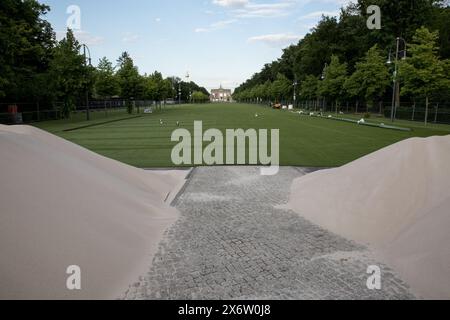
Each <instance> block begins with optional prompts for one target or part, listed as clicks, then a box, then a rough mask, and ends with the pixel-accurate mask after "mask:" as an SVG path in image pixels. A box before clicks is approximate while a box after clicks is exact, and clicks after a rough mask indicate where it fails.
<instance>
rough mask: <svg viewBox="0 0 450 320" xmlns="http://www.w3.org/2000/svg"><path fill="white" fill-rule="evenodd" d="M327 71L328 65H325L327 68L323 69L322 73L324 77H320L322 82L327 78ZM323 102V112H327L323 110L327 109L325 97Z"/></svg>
mask: <svg viewBox="0 0 450 320" xmlns="http://www.w3.org/2000/svg"><path fill="white" fill-rule="evenodd" d="M327 69H328V63H325V66H324V67H323V71H322V76H321V77H320V79H322V81H324V80H325V79H326V77H327ZM322 102H323V104H322V110H321V111H325V110H323V109H325V105H326V100H325V97H323V100H322Z"/></svg>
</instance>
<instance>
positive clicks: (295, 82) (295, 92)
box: [292, 79, 298, 108]
mask: <svg viewBox="0 0 450 320" xmlns="http://www.w3.org/2000/svg"><path fill="white" fill-rule="evenodd" d="M292 85H293V86H294V108H296V107H297V103H296V102H297V85H298V82H297V79H296V80H295V81H294V83H293V84H292Z"/></svg>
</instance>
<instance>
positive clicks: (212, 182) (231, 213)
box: [124, 167, 414, 300]
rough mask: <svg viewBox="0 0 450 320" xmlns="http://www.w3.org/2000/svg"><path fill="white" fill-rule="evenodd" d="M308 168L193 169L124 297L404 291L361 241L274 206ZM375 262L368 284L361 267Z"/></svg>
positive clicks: (351, 295)
mask: <svg viewBox="0 0 450 320" xmlns="http://www.w3.org/2000/svg"><path fill="white" fill-rule="evenodd" d="M307 173H308V170H307V169H299V168H290V167H285V168H281V171H280V173H279V174H278V175H276V176H272V177H268V176H260V175H259V169H258V168H255V167H220V168H213V167H205V168H198V169H195V171H194V173H193V174H192V176H191V178H190V180H189V182H188V184H187V186H186V188H185V190H184V192H183V193H182V195H181V196H180V197H179V198H178V199H176V203H175V206H176V207H177V208H178V209H179V210H180V212H181V218H180V219H179V220H178V222H177V223H176V224H175V225H173V226H172V227H171V228H170V229H169V230H168V231H167V232H166V234H165V239H164V240H163V242H162V243H161V244H160V248H159V252H158V253H157V254H156V256H155V257H154V260H153V264H152V266H151V268H150V270H149V272H148V274H147V275H145V276H143V277H141V279H140V281H139V282H138V283H136V284H135V285H133V286H131V287H130V289H129V290H128V292H127V293H126V295H125V296H124V298H125V299H188V300H189V299H410V298H414V297H413V296H412V295H411V294H410V293H409V290H408V288H407V286H406V285H405V284H404V283H403V282H402V281H401V280H399V279H398V278H397V277H396V276H395V275H394V274H393V272H392V271H391V270H390V269H389V268H388V267H386V266H385V265H383V264H382V263H380V262H378V261H376V259H374V258H373V255H372V254H371V253H370V252H369V251H368V250H367V249H366V248H365V247H363V246H361V245H358V244H355V243H354V242H351V241H348V240H346V239H343V238H341V237H339V236H337V235H335V234H332V233H330V232H328V231H326V230H324V229H322V228H320V227H318V226H316V225H314V224H312V223H310V222H308V221H307V220H305V219H303V218H301V217H300V216H299V215H298V214H296V213H294V212H291V211H288V210H282V209H277V208H278V207H279V206H280V205H282V204H285V203H287V201H288V197H289V191H290V186H291V183H292V181H293V179H294V178H296V177H300V176H301V175H304V174H307ZM370 265H378V266H379V267H380V268H381V270H382V290H369V289H368V288H367V285H366V282H367V279H368V277H369V276H370V275H368V274H367V273H366V271H367V268H368V266H370Z"/></svg>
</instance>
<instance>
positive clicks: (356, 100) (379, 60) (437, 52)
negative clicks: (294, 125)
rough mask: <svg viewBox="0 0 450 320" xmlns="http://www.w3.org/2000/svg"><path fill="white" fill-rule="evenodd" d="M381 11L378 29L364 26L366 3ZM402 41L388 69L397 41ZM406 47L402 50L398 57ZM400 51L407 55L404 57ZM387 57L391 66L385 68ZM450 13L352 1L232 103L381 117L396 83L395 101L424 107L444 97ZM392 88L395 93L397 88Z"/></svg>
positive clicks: (438, 5)
mask: <svg viewBox="0 0 450 320" xmlns="http://www.w3.org/2000/svg"><path fill="white" fill-rule="evenodd" d="M374 4H375V5H378V6H379V7H380V8H381V12H382V29H381V30H369V29H368V28H367V25H366V21H367V19H368V15H367V14H366V8H367V7H368V6H369V5H374ZM398 37H401V39H404V40H405V42H406V48H404V45H403V42H400V55H399V60H398V61H399V62H398V64H397V66H396V67H397V68H395V63H394V62H395V55H396V39H397V38H398ZM405 49H406V51H405ZM405 52H406V53H405ZM388 57H390V59H389V60H390V61H389V62H391V63H390V64H389V63H387V62H388ZM449 58H450V7H449V6H448V3H446V2H445V1H438V0H416V1H410V0H397V1H390V0H370V1H367V0H359V1H357V3H352V4H350V5H348V6H347V7H345V8H342V9H341V13H340V16H339V18H335V17H325V16H323V17H322V19H321V21H320V22H319V23H318V25H317V26H316V27H315V28H313V29H312V30H311V32H310V33H309V34H307V35H306V36H305V37H304V38H303V39H302V40H300V41H299V43H298V44H296V45H291V46H290V47H288V48H286V49H284V50H283V55H282V57H281V58H280V59H278V60H276V61H273V62H272V63H269V64H266V65H265V66H264V67H263V69H262V70H261V71H260V72H258V73H256V74H254V75H253V76H252V77H251V78H250V79H249V80H247V81H246V82H245V83H243V84H241V85H240V86H239V87H238V88H237V89H236V90H235V93H234V99H235V100H238V101H249V102H250V101H251V102H269V101H271V102H285V103H292V102H294V95H295V94H296V95H297V100H296V102H297V103H301V104H302V106H304V107H306V108H309V109H311V108H313V109H319V108H326V109H330V110H336V111H338V110H341V109H342V107H343V105H344V104H345V107H348V104H349V103H350V105H351V107H352V108H353V109H354V110H355V111H359V110H361V108H362V107H363V106H364V107H365V109H367V110H368V109H369V108H370V109H371V110H379V112H380V113H382V112H383V110H384V108H385V106H384V105H383V103H384V102H385V101H390V98H391V97H392V93H393V90H394V85H393V79H394V73H395V69H397V73H396V80H397V83H401V91H400V92H399V95H400V94H401V96H402V99H404V100H405V101H409V102H412V103H411V104H412V105H414V106H415V105H416V102H419V101H423V105H424V106H426V109H427V110H428V107H429V103H430V100H431V99H434V100H435V101H448V99H449V98H450V79H449V77H450V76H449V75H450V62H449V60H448V59H449ZM397 90H398V89H397Z"/></svg>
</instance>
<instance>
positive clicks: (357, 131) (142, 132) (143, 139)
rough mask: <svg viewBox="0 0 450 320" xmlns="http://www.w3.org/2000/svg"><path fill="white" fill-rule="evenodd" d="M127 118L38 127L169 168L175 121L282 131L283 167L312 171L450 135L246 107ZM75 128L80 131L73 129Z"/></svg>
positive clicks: (178, 109)
mask: <svg viewBox="0 0 450 320" xmlns="http://www.w3.org/2000/svg"><path fill="white" fill-rule="evenodd" d="M255 114H258V117H255ZM129 117H130V116H129V115H127V114H126V113H125V112H124V111H120V112H114V113H112V114H109V115H108V117H105V116H104V115H103V114H102V113H98V114H95V113H94V114H93V120H91V121H90V122H86V121H85V120H84V117H83V115H78V116H76V117H75V118H73V119H71V120H61V121H50V122H43V123H39V124H36V126H37V127H39V128H42V129H44V130H47V131H49V132H52V133H54V134H57V135H59V136H61V137H63V138H65V139H67V140H69V141H72V142H74V143H77V144H79V145H81V146H83V147H86V148H88V149H90V150H92V151H94V152H97V153H99V154H102V155H104V156H107V157H110V158H113V159H116V160H119V161H121V162H124V163H127V164H130V165H133V166H137V167H144V168H151V167H172V166H173V164H172V161H171V151H172V148H173V146H174V145H175V144H176V143H174V142H171V141H170V137H171V134H172V132H173V131H174V130H175V129H177V126H176V123H177V121H179V122H180V127H181V128H186V129H188V130H189V131H191V132H192V133H193V127H194V121H196V120H198V121H200V120H201V121H203V127H204V128H203V129H204V130H206V129H209V128H217V129H220V130H221V131H222V132H225V130H226V129H239V128H242V129H250V128H252V129H257V130H258V129H280V149H281V150H280V162H281V165H295V166H311V167H333V166H340V165H343V164H346V163H348V162H351V161H353V160H356V159H358V158H360V157H362V156H364V155H367V154H369V153H371V152H374V151H376V150H379V149H381V148H383V147H386V146H388V145H391V144H393V143H396V142H398V141H401V140H404V139H407V138H411V137H427V136H433V135H447V134H450V126H445V125H438V126H436V125H430V126H429V127H427V128H425V127H424V126H422V125H420V124H417V123H414V122H408V121H402V122H400V123H397V125H401V126H403V127H409V128H411V129H412V131H411V132H402V131H395V130H388V129H380V128H374V127H367V126H359V125H356V124H353V123H347V122H341V121H335V120H328V119H320V118H312V117H309V116H305V115H302V116H301V115H299V114H296V113H292V112H289V111H280V110H272V109H269V108H267V107H263V106H258V105H248V104H203V105H180V106H170V107H166V108H164V110H163V111H162V112H157V113H154V114H149V115H142V116H141V117H138V118H136V117H133V118H129ZM160 120H163V122H164V124H163V125H160ZM369 121H370V120H369ZM379 121H381V120H379ZM385 122H386V124H389V123H388V122H387V121H386V120H385ZM87 125H88V127H85V126H87ZM78 127H79V128H80V129H76V128H78ZM73 129H75V130H73ZM67 130H71V131H67ZM386 161H389V159H386Z"/></svg>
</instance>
